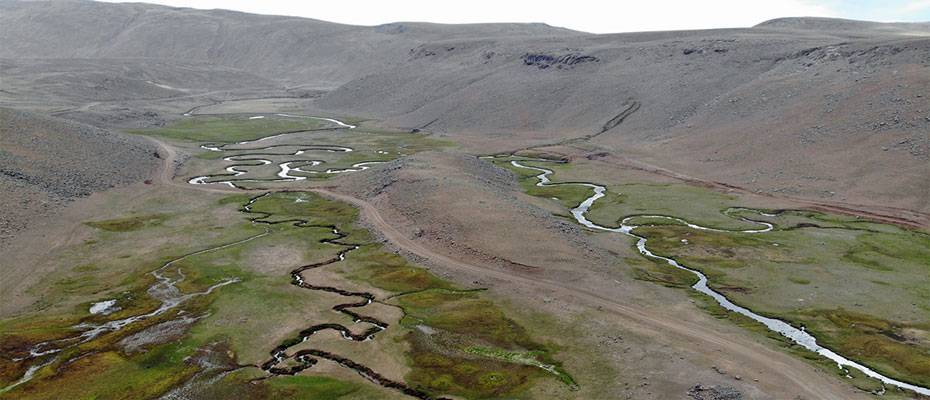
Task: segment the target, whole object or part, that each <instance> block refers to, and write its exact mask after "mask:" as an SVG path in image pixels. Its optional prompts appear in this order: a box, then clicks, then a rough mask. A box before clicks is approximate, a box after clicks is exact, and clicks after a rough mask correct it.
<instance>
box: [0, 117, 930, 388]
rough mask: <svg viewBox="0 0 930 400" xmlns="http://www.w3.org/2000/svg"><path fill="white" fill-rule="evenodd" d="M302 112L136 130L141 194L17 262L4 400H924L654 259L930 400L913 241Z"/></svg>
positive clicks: (690, 187) (577, 163) (553, 149)
mask: <svg viewBox="0 0 930 400" xmlns="http://www.w3.org/2000/svg"><path fill="white" fill-rule="evenodd" d="M285 106H287V105H285ZM285 106H282V105H280V104H270V105H267V104H266V105H265V106H263V107H265V108H261V109H260V111H259V112H254V113H253V112H248V113H244V110H241V109H235V110H224V109H221V108H219V107H213V108H212V109H211V108H210V107H206V109H199V110H193V111H194V112H193V113H192V115H188V116H186V117H185V118H183V119H181V120H179V121H178V122H176V123H174V124H172V125H169V126H167V127H164V128H158V129H145V130H136V131H133V133H136V134H140V135H145V136H147V137H148V138H149V140H152V141H154V142H155V143H156V144H158V146H159V148H160V150H159V154H160V159H161V160H162V162H163V165H162V167H160V169H159V170H158V171H157V172H156V173H155V176H153V179H152V180H151V182H150V184H145V185H143V184H139V185H136V186H133V187H129V188H123V189H116V190H111V191H108V192H104V193H99V194H95V195H93V196H91V197H89V198H87V199H84V200H81V201H78V202H77V203H76V204H75V205H74V206H72V207H70V208H69V209H67V210H63V211H62V213H61V214H60V215H58V216H56V219H55V220H54V221H49V222H48V224H47V225H45V226H36V227H34V228H33V229H31V230H29V231H27V232H25V233H24V234H23V235H20V236H19V237H17V238H16V239H15V240H14V242H13V243H12V244H11V245H10V247H9V249H10V251H9V254H11V255H10V256H9V257H4V259H3V260H0V263H2V264H3V265H2V268H3V270H4V273H5V274H7V275H5V279H4V282H2V283H0V285H2V293H3V301H2V304H3V309H2V312H0V317H2V318H3V319H2V320H0V387H2V389H0V398H35V399H53V398H85V397H93V398H159V397H161V398H230V397H249V398H279V397H283V396H287V397H292V398H340V399H363V398H411V397H412V398H421V399H432V398H437V399H438V398H468V399H472V398H475V399H484V398H547V399H549V398H564V399H573V398H584V399H591V398H605V399H606V398H636V399H641V398H656V399H669V398H692V399H704V398H715V397H713V396H717V397H716V398H752V399H783V398H805V399H836V398H844V399H853V398H867V397H871V396H872V395H873V393H881V394H882V395H883V396H884V397H886V398H920V395H918V394H916V393H914V392H913V391H909V390H901V389H900V388H898V387H896V386H895V385H893V384H885V385H883V384H881V382H880V381H878V380H875V379H871V378H869V377H867V376H865V374H864V373H863V370H860V369H856V368H849V367H847V368H844V369H841V368H838V367H837V365H836V364H835V363H833V362H831V361H829V360H827V359H825V358H823V357H820V356H818V355H817V354H815V353H813V352H811V351H808V350H806V349H805V348H804V347H803V346H799V345H798V344H797V343H795V342H792V341H791V340H789V339H787V338H785V337H784V336H781V335H779V334H777V333H773V332H771V331H770V330H768V329H766V328H765V326H763V325H761V324H759V323H757V322H755V321H753V320H752V319H749V318H746V317H745V315H741V314H739V313H734V312H732V310H728V309H727V308H725V307H721V305H720V303H719V302H715V301H714V300H713V299H712V298H710V297H708V296H706V295H703V294H700V293H697V292H695V291H693V290H691V289H690V287H691V286H692V285H693V284H694V283H695V281H694V279H695V275H693V274H691V273H688V272H687V271H683V270H681V269H676V268H672V267H671V266H670V265H668V264H667V263H664V262H655V259H654V258H653V259H650V258H647V257H643V256H642V254H641V253H642V252H643V251H642V250H643V249H648V251H649V252H650V253H651V254H658V255H661V256H663V257H669V259H674V260H677V261H678V262H681V263H682V264H684V265H687V266H688V267H690V268H692V269H693V270H694V271H699V272H700V273H701V274H702V275H703V276H706V277H707V278H708V282H709V283H708V285H709V287H710V288H711V289H712V290H713V291H715V292H716V293H719V294H721V295H722V296H725V297H726V298H727V299H729V300H732V301H733V302H734V303H736V304H738V305H740V306H742V307H746V308H747V309H751V310H753V312H755V313H758V315H760V316H765V317H768V318H776V319H779V320H782V321H785V322H787V323H789V324H791V325H792V326H794V327H799V328H800V327H803V328H804V329H805V330H806V331H807V332H810V333H811V334H812V335H814V336H815V337H816V338H817V341H818V343H820V344H821V345H822V346H824V347H825V348H829V349H831V350H833V351H835V352H837V353H839V354H841V355H843V356H845V357H848V358H849V359H851V360H854V361H856V362H857V363H860V364H862V365H864V366H867V367H868V370H869V371H873V372H876V371H877V373H880V374H881V375H882V376H885V377H888V378H893V379H894V380H895V381H898V382H901V383H904V382H906V383H907V384H908V385H913V386H914V387H917V388H918V390H919V389H922V388H927V387H930V381H928V380H927V377H928V376H930V319H928V318H927V316H928V315H930V313H928V311H930V292H928V291H927V288H928V287H930V281H928V274H927V271H928V269H930V253H928V250H927V249H930V236H928V235H927V234H926V232H924V231H922V230H921V229H918V228H915V227H901V226H897V225H891V224H888V223H886V222H888V220H887V219H886V220H882V219H868V218H860V217H856V216H849V215H844V214H837V213H830V212H825V211H829V210H824V209H823V208H812V207H810V205H809V204H804V203H799V202H796V201H794V200H790V199H779V198H773V197H767V196H755V195H752V194H749V193H743V192H739V191H732V190H731V191H727V190H725V189H724V190H721V188H716V187H707V186H706V185H696V184H695V182H687V181H683V180H681V179H677V178H675V177H672V176H668V175H663V174H655V173H653V172H650V171H644V170H642V169H638V168H629V167H622V166H621V167H618V166H617V165H616V164H612V163H610V162H609V160H599V159H597V158H596V157H584V156H583V154H584V153H585V152H588V150H586V149H585V148H584V146H581V147H579V146H574V145H573V144H570V143H562V144H558V145H556V146H550V147H546V148H538V149H533V150H531V151H523V152H520V153H518V154H516V155H513V154H504V155H500V156H499V157H495V158H479V157H478V156H479V155H474V154H464V153H462V152H461V150H459V149H458V147H457V145H456V144H455V143H453V142H450V141H447V140H443V139H442V138H437V137H435V136H434V135H430V134H428V133H425V132H416V133H411V132H408V131H395V130H389V129H381V128H376V126H375V124H374V123H372V122H371V121H363V120H359V119H352V118H344V117H340V116H329V117H326V118H322V117H311V116H308V115H301V114H298V113H292V112H281V111H284V109H278V107H285ZM267 107H271V108H267ZM288 107H289V106H288ZM226 111H229V113H226ZM246 111H247V110H246ZM288 111H292V110H288ZM514 161H518V162H517V163H514ZM521 162H522V163H523V164H520V163H521ZM521 165H522V166H523V167H521ZM526 167H531V168H526ZM533 168H535V169H533ZM539 168H543V169H544V170H550V171H551V177H550V178H549V179H552V181H553V182H575V183H577V182H593V183H596V184H597V185H599V186H602V187H603V190H604V196H603V197H599V198H597V199H595V200H591V202H590V203H588V205H587V206H588V207H590V208H589V209H588V208H586V209H585V210H584V215H585V216H586V218H588V219H589V220H590V221H592V222H593V223H596V224H598V225H599V226H603V227H620V226H621V224H626V225H627V226H633V225H634V224H635V227H633V228H631V229H630V232H632V233H634V234H636V235H637V236H638V237H641V238H644V239H643V240H646V239H648V243H647V244H645V246H646V247H641V248H639V249H638V248H637V247H636V243H637V240H636V238H634V237H630V236H624V235H616V234H612V233H611V232H601V231H597V230H593V229H588V228H586V227H585V226H583V225H580V224H578V223H577V221H578V220H579V219H578V214H577V213H575V211H577V210H578V206H579V204H583V202H585V201H586V199H587V200H590V199H591V198H592V197H591V195H592V192H591V190H592V187H591V186H584V185H551V186H539V185H537V183H538V182H539V178H538V174H539V172H540V170H539ZM631 221H632V222H631ZM688 223H690V224H691V226H689V225H688ZM760 225H761V226H769V227H771V229H766V230H765V232H747V231H754V230H757V229H759V227H760ZM708 228H709V229H708ZM643 243H646V242H645V241H644V242H643ZM40 244H41V245H40ZM725 396H731V397H725ZM734 396H735V397H734Z"/></svg>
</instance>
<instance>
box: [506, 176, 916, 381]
mask: <svg viewBox="0 0 930 400" xmlns="http://www.w3.org/2000/svg"><path fill="white" fill-rule="evenodd" d="M534 161H542V162H545V161H546V160H534ZM510 164H511V165H513V166H514V167H517V168H522V169H528V170H532V171H536V172H539V175H537V176H536V179H537V180H538V182H537V183H536V186H541V187H544V186H565V185H573V186H583V187H587V188H590V189H592V191H593V194H592V195H591V196H590V197H588V198H586V199H585V200H584V201H582V202H581V204H579V205H578V206H577V207H575V208H573V209H572V210H571V213H572V216H574V218H575V221H577V222H578V223H579V224H581V225H583V226H585V227H587V228H590V229H594V230H599V231H606V232H614V233H622V234H624V235H627V236H631V237H633V238H636V240H637V241H636V248H637V250H639V252H640V254H642V255H644V256H646V257H648V258H652V259H656V260H661V261H664V262H666V263H668V264H669V265H671V266H673V267H675V268H678V269H681V270H684V271H688V272H690V273H692V274H694V275H695V276H696V277H697V278H698V281H697V283H695V284H694V285H692V286H691V287H692V288H693V289H694V290H697V291H698V292H700V293H703V294H705V295H708V296H710V297H712V298H713V299H714V300H715V301H716V302H717V303H718V304H720V305H721V306H722V307H723V308H725V309H727V310H729V311H732V312H735V313H738V314H740V315H743V316H746V317H749V318H750V319H752V320H754V321H756V322H759V323H761V324H763V325H765V327H766V328H768V329H769V330H771V331H773V332H777V333H778V334H780V335H782V336H784V337H786V338H788V339H790V340H791V341H792V342H794V343H796V344H798V345H800V346H801V347H803V348H805V349H807V350H809V351H812V352H814V353H817V354H819V355H820V356H822V357H825V358H827V359H830V360H831V361H833V362H835V363H836V364H837V366H839V367H840V368H842V369H844V370H846V369H847V368H851V369H855V370H857V371H859V372H861V373H862V374H864V375H866V376H868V377H871V378H873V379H876V380H879V381H880V382H882V383H883V384H886V385H891V386H896V387H898V388H902V389H907V390H910V391H913V392H915V393H919V394H921V395H924V396H930V389H928V388H925V387H921V386H917V385H913V384H909V383H907V382H902V381H899V380H896V379H893V378H890V377H887V376H885V375H882V374H880V373H878V372H877V371H875V370H873V369H871V368H869V367H867V366H865V365H862V364H860V363H857V362H855V361H853V360H850V359H848V358H846V357H844V356H842V355H840V354H838V353H836V352H834V351H832V350H830V349H827V348H825V347H823V346H820V345H819V344H817V339H816V338H815V337H814V336H813V335H811V334H809V333H807V332H806V331H805V330H804V329H803V328H800V329H798V328H795V327H793V326H791V324H789V323H787V322H784V321H782V320H779V319H775V318H768V317H764V316H762V315H759V314H757V313H755V312H753V311H752V310H750V309H748V308H746V307H742V306H739V305H737V304H735V303H733V302H732V301H730V299H728V298H727V297H726V296H724V295H723V294H721V293H719V292H717V291H715V290H713V289H711V288H710V287H709V286H708V279H707V276H706V275H704V274H703V273H702V272H700V271H698V270H696V269H692V268H688V267H687V266H684V265H682V264H681V263H679V262H678V261H676V260H674V259H672V258H669V257H664V256H660V255H657V254H655V253H653V252H651V251H649V249H647V248H646V243H647V241H648V240H647V239H646V238H645V237H643V236H639V235H636V234H635V233H633V230H634V229H636V228H638V227H640V226H643V225H633V224H630V221H631V220H633V219H634V218H661V219H671V220H674V221H676V222H679V223H682V224H683V225H685V226H688V227H689V228H692V229H698V230H707V231H717V232H734V233H750V234H754V233H764V232H769V231H771V230H772V229H773V226H772V224H770V223H767V222H761V221H753V220H750V219H747V218H742V217H741V218H740V219H741V220H742V221H744V222H752V223H756V224H759V225H762V226H764V228H761V229H750V230H740V231H726V230H721V229H715V228H709V227H704V226H700V225H696V224H692V223H690V222H687V221H685V220H683V219H681V218H675V217H668V216H664V215H637V216H630V217H626V218H624V219H623V220H622V221H621V222H620V227H618V228H611V227H606V226H602V225H598V224H595V223H594V222H592V221H590V220H589V219H588V218H587V217H586V216H585V214H586V213H587V212H588V210H589V209H590V208H591V206H592V205H594V202H595V201H597V200H598V199H600V198H601V197H604V193H605V192H606V191H607V188H606V187H604V186H601V185H597V184H592V183H574V182H572V183H554V182H552V181H551V180H550V179H549V175H552V173H553V171H552V170H550V169H546V168H540V167H533V166H528V165H524V164H521V163H520V162H519V161H517V160H513V161H511V162H510Z"/></svg>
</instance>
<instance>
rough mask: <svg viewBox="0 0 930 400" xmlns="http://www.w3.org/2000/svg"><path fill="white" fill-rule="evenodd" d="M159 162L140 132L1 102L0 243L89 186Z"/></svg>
mask: <svg viewBox="0 0 930 400" xmlns="http://www.w3.org/2000/svg"><path fill="white" fill-rule="evenodd" d="M158 165H159V160H158V159H157V157H156V148H155V146H154V145H153V144H151V143H149V142H147V141H145V140H143V139H139V138H135V137H126V136H124V135H121V134H117V133H114V132H109V131H106V130H102V129H98V128H94V127H92V126H87V125H83V124H78V123H74V122H70V121H66V120H62V119H57V118H49V117H45V116H41V115H36V114H31V113H25V112H20V111H15V110H10V109H6V108H0V202H2V203H3V204H4V205H9V206H8V207H4V208H5V210H4V213H3V215H2V216H0V245H2V244H3V243H4V242H5V241H6V240H8V239H10V238H12V237H13V236H14V235H15V234H16V232H18V231H20V230H22V229H24V228H25V227H27V226H28V225H29V224H30V222H31V221H32V220H33V219H35V218H41V217H49V216H52V215H54V214H55V213H56V212H57V211H58V209H59V208H60V207H62V206H63V205H65V204H66V203H67V202H69V201H72V200H74V199H76V198H79V197H85V196H88V195H90V194H92V193H93V192H97V191H102V190H106V189H110V188H113V187H117V186H123V185H128V184H131V183H141V182H142V181H143V180H145V179H146V178H147V177H148V176H150V174H151V173H152V171H153V170H154V169H155V168H156V167H157V166H158Z"/></svg>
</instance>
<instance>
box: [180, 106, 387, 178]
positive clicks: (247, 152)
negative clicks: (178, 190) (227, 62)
mask: <svg viewBox="0 0 930 400" xmlns="http://www.w3.org/2000/svg"><path fill="white" fill-rule="evenodd" d="M275 115H278V116H281V117H288V118H311V119H317V120H321V121H326V122H330V123H332V124H335V125H336V127H332V128H321V129H307V130H300V131H290V132H282V133H279V134H274V135H270V136H265V137H262V138H258V139H254V140H245V141H241V142H235V143H205V144H202V145H200V148H202V149H204V150H208V151H214V152H226V151H229V152H232V151H236V152H241V153H239V154H236V155H232V156H227V157H224V158H223V161H228V162H234V163H235V164H232V165H230V166H228V167H226V173H221V174H211V175H202V176H195V177H193V178H190V179H188V181H187V183H190V184H192V185H206V184H220V185H227V186H229V187H232V188H239V189H241V187H240V186H239V185H238V184H237V183H245V182H287V181H302V180H306V179H307V176H303V175H293V174H292V172H296V173H303V174H308V175H314V174H323V175H333V174H341V173H345V172H357V171H364V170H366V169H368V168H371V166H372V165H376V164H382V163H384V162H383V161H362V162H358V163H355V164H352V165H351V166H350V167H347V168H328V169H326V170H322V171H317V170H309V169H306V170H305V169H302V168H312V167H316V166H318V165H320V164H323V163H325V161H323V160H298V159H294V160H286V161H282V162H280V163H278V172H277V177H278V178H276V179H275V178H271V179H241V178H238V177H239V176H242V175H245V174H247V173H248V171H245V170H242V169H241V168H243V167H260V166H264V165H268V164H271V163H272V161H271V160H269V159H267V158H263V157H274V156H300V155H303V154H305V153H307V152H311V151H321V152H329V153H337V152H342V153H348V152H352V151H355V150H354V149H353V148H351V147H345V146H333V145H307V144H275V145H270V146H264V147H256V148H231V147H232V146H244V145H251V144H255V143H259V142H263V141H267V140H270V139H274V138H278V137H281V136H285V135H290V134H295V133H301V132H313V131H331V130H339V129H355V128H356V126H355V125H351V124H347V123H345V122H342V121H339V120H337V119H333V118H323V117H311V116H301V115H292V114H275ZM253 118H255V117H253ZM278 148H291V150H292V151H289V152H284V153H280V152H279V153H273V152H270V150H274V149H278Z"/></svg>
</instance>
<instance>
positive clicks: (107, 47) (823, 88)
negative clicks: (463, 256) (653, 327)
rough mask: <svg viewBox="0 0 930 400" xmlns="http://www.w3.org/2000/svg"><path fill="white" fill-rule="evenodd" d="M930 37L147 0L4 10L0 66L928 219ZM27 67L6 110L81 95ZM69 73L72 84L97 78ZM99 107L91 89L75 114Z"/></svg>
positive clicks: (848, 25) (793, 23) (811, 25)
mask: <svg viewBox="0 0 930 400" xmlns="http://www.w3.org/2000/svg"><path fill="white" fill-rule="evenodd" d="M928 32H930V30H928V28H927V24H879V23H872V22H863V21H848V20H835V19H822V18H786V19H778V20H773V21H768V22H765V23H762V24H760V25H758V26H756V27H753V28H745V29H726V30H705V31H679V32H648V33H627V34H611V35H592V34H585V33H580V32H574V31H569V30H565V29H561V28H554V27H550V26H546V25H542V24H489V25H461V26H458V25H453V26H449V25H437V24H422V23H395V24H387V25H382V26H377V27H364V26H352V25H341V24H335V23H329V22H323V21H317V20H311V19H303V18H293V17H280V16H260V15H249V14H243V13H237V12H230V11H221V10H214V11H201V10H191V9H178V8H170V7H161V6H153V5H147V4H108V3H95V2H90V1H73V0H66V1H59V2H41V1H35V2H33V1H30V2H22V1H4V2H0V41H2V42H3V43H5V45H4V46H2V47H0V59H3V58H5V59H7V61H5V62H6V63H7V64H10V65H15V66H16V71H27V72H29V71H30V69H29V65H32V64H42V63H46V64H50V63H58V64H59V65H68V66H70V64H72V63H76V62H75V61H73V60H74V59H75V58H81V59H82V60H85V61H81V63H89V62H94V63H101V64H104V65H121V64H125V65H128V64H132V66H131V67H130V68H137V69H138V70H141V71H145V70H147V69H146V67H145V63H148V62H153V63H154V62H155V61H156V60H157V65H158V68H157V72H151V73H149V74H148V75H141V74H135V75H129V74H125V73H117V72H115V71H113V72H110V71H108V72H106V73H107V74H110V75H113V76H119V77H120V79H121V80H119V81H118V82H119V83H120V86H119V87H118V88H117V89H115V90H114V91H116V92H119V96H118V98H122V97H126V98H129V97H132V96H134V95H135V96H137V98H143V97H146V96H151V95H152V93H153V92H156V91H160V92H162V93H161V94H159V96H162V97H160V98H161V99H162V100H164V101H168V104H176V106H175V109H174V110H173V112H174V113H175V114H180V113H181V112H183V110H185V109H187V108H190V102H174V103H172V101H173V100H172V99H175V98H178V96H181V94H180V93H176V92H170V90H167V89H165V88H164V87H152V85H151V84H144V80H146V79H147V80H151V78H145V76H148V77H151V76H159V77H167V79H163V80H167V81H171V82H180V83H177V84H178V85H187V86H186V87H185V90H187V92H185V93H191V95H189V96H193V94H196V93H205V92H209V91H210V90H215V88H218V87H219V88H229V87H232V86H235V85H236V84H237V82H238V84H239V85H240V86H241V87H243V88H244V87H250V88H252V87H260V88H264V89H262V90H273V89H274V88H275V87H276V86H277V87H279V88H281V87H285V86H286V87H290V88H294V87H300V88H306V89H313V90H317V91H318V94H315V95H314V97H318V100H316V101H315V103H314V104H313V108H314V109H315V110H324V111H328V112H330V113H333V114H337V115H356V116H361V117H369V118H375V119H379V120H381V121H383V123H384V124H387V125H391V126H396V127H404V128H410V129H413V128H420V129H424V130H427V131H431V132H435V133H438V134H441V135H444V136H447V137H449V138H452V139H453V140H456V141H458V142H459V143H462V144H463V145H464V146H465V148H466V149H468V150H470V151H473V152H476V153H487V152H497V151H501V150H517V149H520V148H523V147H526V146H530V145H542V144H547V143H559V142H562V141H564V140H566V139H570V138H575V137H587V136H590V135H597V136H596V137H594V138H592V139H591V140H588V141H585V142H578V141H576V142H574V145H575V146H580V147H581V149H582V150H577V152H578V153H579V154H580V155H586V154H599V153H603V152H607V153H611V154H613V155H615V156H617V157H620V158H625V159H632V160H635V161H636V162H640V163H646V164H648V165H649V168H653V167H654V168H664V169H669V170H672V171H675V172H678V173H685V174H686V175H688V176H689V177H692V178H696V179H700V180H705V181H717V182H723V183H726V184H728V185H733V186H738V187H740V188H744V189H746V190H750V191H758V192H764V193H771V194H775V195H787V196H791V197H799V198H804V199H813V200H816V201H823V202H832V203H837V204H843V205H848V206H851V207H867V208H876V209H877V208H881V209H883V210H885V211H888V212H897V211H899V210H898V209H906V210H909V211H908V213H909V215H910V217H913V218H915V219H917V220H922V221H924V223H928V224H930V181H928V179H926V176H930V138H928V137H927V134H926V132H928V131H930V95H928V93H930V36H927V34H928ZM48 57H54V58H55V59H56V60H54V61H50V60H49V59H48ZM36 58H43V60H42V61H36V60H35V59H36ZM86 60H92V61H86ZM191 65H196V66H197V67H191ZM204 66H214V67H215V68H216V69H217V71H218V72H222V73H221V74H220V75H222V77H220V75H217V76H216V77H214V78H213V79H214V82H213V83H212V84H207V83H206V80H204V79H198V78H196V77H197V76H210V75H209V74H204V68H206V67H204ZM46 68H47V69H52V68H51V67H47V66H46ZM56 68H57V70H59V71H60V70H65V69H67V68H64V67H56ZM120 68H123V70H125V67H120ZM189 71H196V72H189ZM23 74H24V77H22V78H21V79H19V78H18V79H17V80H14V82H12V83H10V80H7V82H4V83H3V88H2V89H3V90H2V91H0V100H6V99H10V100H9V102H4V103H3V104H14V103H15V102H14V103H11V102H13V101H14V100H15V101H19V102H25V101H32V102H33V103H36V102H37V101H38V102H40V103H41V102H42V101H44V97H43V92H47V93H54V94H53V95H52V94H47V97H54V98H60V97H61V95H60V94H58V92H61V91H62V90H64V91H67V92H69V93H74V92H81V91H75V90H71V89H69V88H67V87H66V88H64V89H62V88H61V87H60V86H56V85H49V86H48V87H47V88H43V87H39V88H35V87H34V86H33V85H31V84H30V82H35V81H38V80H39V78H36V77H34V76H30V75H29V74H27V73H25V72H24V73H23ZM17 76H19V75H17ZM62 76H64V78H61V79H65V80H67V79H75V80H76V81H78V82H81V83H80V84H79V85H77V86H82V85H83V86H86V85H87V83H86V82H93V80H94V79H97V78H98V76H96V75H94V74H86V73H82V74H71V75H70V78H68V76H65V75H62ZM182 78H185V79H182ZM133 80H136V81H139V82H143V83H139V82H135V83H133ZM160 84H161V83H160ZM173 85H175V83H169V84H167V86H173ZM24 87H26V88H29V90H26V89H24ZM142 89H144V90H142ZM56 90H57V92H56ZM82 93H83V92H82ZM107 95H108V96H110V97H113V95H114V94H113V93H108V94H107ZM95 96H96V97H95ZM189 96H188V97H189ZM100 98H101V96H99V95H97V94H95V93H94V92H92V91H87V92H86V93H84V94H80V95H77V96H75V97H74V98H73V99H71V100H70V101H72V102H75V103H77V104H80V103H81V102H93V101H99V99H100ZM146 98H147V97H146ZM30 99H43V100H30ZM166 99H167V100H166ZM59 106H60V107H61V106H63V105H59ZM144 106H145V104H144V103H139V102H136V103H132V104H128V105H125V106H124V105H122V104H119V107H127V108H129V109H130V110H129V111H125V110H124V111H119V112H120V113H121V114H120V118H119V120H120V121H122V120H123V118H129V119H132V118H144V115H142V113H135V114H134V113H132V112H130V111H131V110H133V109H135V108H137V107H141V108H144ZM114 107H116V106H114ZM628 109H630V110H631V111H632V110H633V109H635V112H632V114H629V115H626V113H624V111H625V110H628ZM78 111H80V110H78ZM618 116H626V118H625V119H624V118H618ZM69 117H73V118H81V115H80V113H79V112H78V113H76V114H69ZM621 119H622V123H621V124H619V126H616V127H614V125H615V123H616V122H619V121H620V120H621ZM82 120H85V121H101V123H110V121H111V120H112V119H107V118H104V117H100V116H94V117H93V118H83V119H82ZM124 125H125V124H122V123H121V124H120V125H119V126H124ZM605 128H610V129H605Z"/></svg>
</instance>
